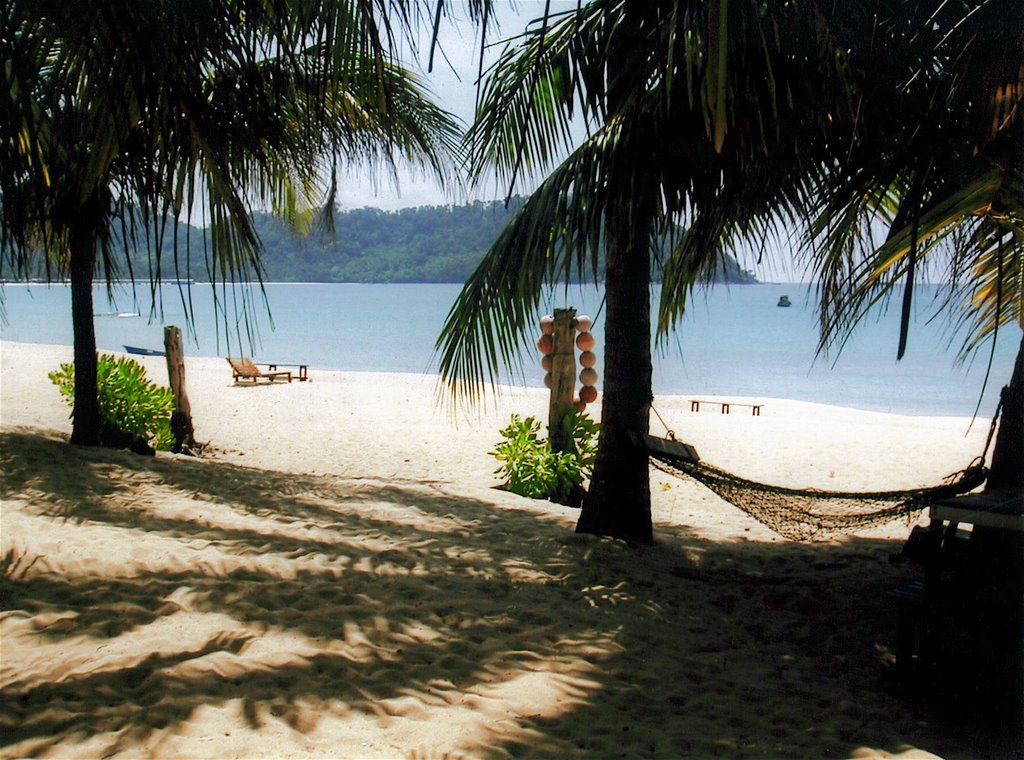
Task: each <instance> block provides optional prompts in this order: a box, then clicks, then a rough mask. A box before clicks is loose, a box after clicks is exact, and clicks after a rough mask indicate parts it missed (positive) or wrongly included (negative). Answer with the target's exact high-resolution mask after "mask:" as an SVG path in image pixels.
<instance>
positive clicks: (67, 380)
mask: <svg viewBox="0 0 1024 760" xmlns="http://www.w3.org/2000/svg"><path fill="white" fill-rule="evenodd" d="M49 378H50V380H51V381H53V384H54V385H56V386H57V387H58V388H59V389H60V395H61V396H63V397H64V399H65V400H66V401H67V402H68V403H69V404H73V403H74V400H75V365H74V364H61V365H60V370H59V371H58V372H51V373H50V374H49ZM96 379H97V382H98V384H99V402H100V416H101V417H102V418H103V420H104V421H105V422H107V423H109V424H111V425H113V426H114V427H116V428H117V429H118V430H120V431H122V432H124V433H128V434H130V435H140V436H142V437H143V438H145V439H146V440H147V441H150V442H151V443H152V444H153V447H154V448H156V449H160V450H161V451H170V449H171V447H172V446H173V445H174V434H173V433H172V432H171V412H173V411H174V395H173V394H172V393H171V389H170V388H164V387H161V386H159V385H156V384H155V383H151V382H150V381H149V379H148V378H147V377H146V370H145V368H144V367H143V366H142V365H141V364H139V363H138V362H136V361H134V360H133V359H129V358H127V357H122V358H120V359H115V358H114V357H113V356H109V355H107V354H103V355H102V356H100V357H99V360H98V362H97V370H96Z"/></svg>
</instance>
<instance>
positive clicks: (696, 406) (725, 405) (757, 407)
mask: <svg viewBox="0 0 1024 760" xmlns="http://www.w3.org/2000/svg"><path fill="white" fill-rule="evenodd" d="M701 404H718V405H719V406H720V407H721V408H722V414H728V413H729V409H730V408H731V407H734V406H747V407H750V413H751V414H752V415H753V416H754V417H760V416H761V407H762V406H764V404H738V403H736V402H734V401H703V400H701V399H690V411H691V412H699V411H700V405H701Z"/></svg>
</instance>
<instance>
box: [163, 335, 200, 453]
mask: <svg viewBox="0 0 1024 760" xmlns="http://www.w3.org/2000/svg"><path fill="white" fill-rule="evenodd" d="M164 355H165V356H166V357H167V377H168V378H169V380H170V384H171V393H173V394H174V411H173V412H172V413H171V431H172V432H173V433H174V449H173V451H174V453H176V454H177V453H180V452H181V450H182V449H183V448H184V447H186V446H187V447H190V448H191V447H193V446H195V445H196V442H195V437H194V436H195V431H194V430H193V428H192V407H191V405H190V404H189V403H188V394H187V393H186V392H185V350H184V348H182V341H181V330H180V329H179V328H177V327H175V326H174V325H166V326H165V327H164Z"/></svg>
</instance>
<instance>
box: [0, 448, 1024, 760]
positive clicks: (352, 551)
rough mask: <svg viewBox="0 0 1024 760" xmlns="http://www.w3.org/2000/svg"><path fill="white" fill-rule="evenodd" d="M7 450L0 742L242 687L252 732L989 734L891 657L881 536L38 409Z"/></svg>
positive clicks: (832, 740)
mask: <svg viewBox="0 0 1024 760" xmlns="http://www.w3.org/2000/svg"><path fill="white" fill-rule="evenodd" d="M0 451H2V461H3V495H4V500H5V502H7V501H8V500H11V501H10V503H12V504H14V503H16V504H17V507H16V509H17V513H18V516H19V517H18V521H16V522H12V523H10V525H8V524H7V523H8V521H9V520H8V519H5V525H4V542H5V552H6V554H5V563H4V570H5V572H4V575H3V577H2V578H0V583H2V592H3V600H4V601H3V609H4V615H3V622H4V632H5V633H4V635H5V639H6V638H8V637H9V640H10V641H11V643H12V644H17V643H20V644H21V645H22V646H21V648H20V649H19V648H18V647H15V646H12V647H9V648H7V653H6V655H5V659H6V661H5V662H4V664H3V689H4V691H3V696H2V698H0V701H2V707H3V710H2V715H3V717H2V718H0V721H2V723H0V725H2V727H3V733H4V739H3V743H2V745H0V746H3V747H4V750H5V751H4V754H16V755H39V754H46V753H47V752H54V751H59V750H64V751H67V750H68V749H69V748H74V747H76V746H78V745H76V742H82V741H89V742H90V743H89V745H88V746H89V747H90V748H91V749H90V751H89V754H95V755H109V754H116V753H118V752H124V753H127V754H138V753H139V752H140V751H141V750H140V748H142V747H144V746H147V745H146V742H148V741H150V740H152V739H153V737H154V736H157V735H159V734H161V733H162V732H167V731H176V730H180V729H184V728H187V724H188V723H189V721H190V720H193V719H194V718H195V716H196V714H197V711H199V710H201V709H202V708H207V707H217V708H220V707H224V706H225V705H233V706H235V707H236V708H237V710H238V711H239V712H240V713H241V715H242V716H243V718H244V721H245V724H246V725H247V726H248V728H249V729H251V730H252V731H259V730H261V728H263V727H265V726H268V725H271V724H275V723H277V724H284V725H287V726H288V727H290V728H291V729H292V730H294V731H297V732H299V733H300V734H302V735H305V736H309V737H314V738H315V737H316V736H317V735H318V731H320V730H321V729H322V728H324V727H325V726H327V725H329V724H330V725H334V724H337V723H341V722H344V721H348V720H352V719H354V718H356V717H359V718H362V719H366V720H370V721H373V722H374V723H375V725H377V726H378V727H379V730H380V731H381V732H382V733H383V734H385V735H386V734H387V731H388V726H389V725H390V724H391V722H393V721H394V720H395V719H397V718H403V717H404V718H408V719H410V720H413V721H423V722H435V721H443V722H444V724H445V725H446V726H449V725H450V726H451V736H449V737H448V745H447V746H446V747H445V748H434V749H436V750H437V754H439V755H440V754H443V751H444V750H449V751H452V752H464V753H468V754H470V755H472V756H482V757H507V756H516V757H519V756H529V757H571V756H578V757H593V756H621V757H673V758H675V757H708V756H713V755H722V756H727V757H759V758H766V757H780V758H781V757H790V758H791V757H825V756H847V755H849V754H850V753H851V752H853V751H854V750H856V749H857V748H859V747H875V748H881V749H885V750H887V751H891V752H895V751H899V750H900V749H901V748H904V747H906V746H914V747H920V748H924V749H927V750H929V751H931V752H935V753H938V754H940V755H942V756H944V757H947V758H955V757H986V756H987V757H1005V756H1006V754H1005V751H1006V746H1005V745H1004V744H1002V743H1001V740H1000V739H999V738H998V737H996V736H995V735H993V734H981V733H970V732H965V729H964V726H963V725H960V724H957V723H954V722H950V721H946V720H940V719H937V718H936V715H935V713H934V712H933V711H931V710H929V709H928V708H927V706H926V705H924V704H921V703H918V702H915V701H913V700H909V699H907V698H905V697H901V696H900V695H898V694H894V693H893V691H892V689H891V688H889V687H888V686H887V685H886V683H885V682H884V681H883V678H882V672H883V668H882V664H883V662H882V661H883V660H884V659H885V657H886V656H887V653H888V652H889V651H891V649H892V647H893V646H894V640H895V624H894V620H893V618H894V610H893V609H892V606H891V602H890V601H889V600H888V599H886V598H885V593H884V592H885V591H886V590H888V589H890V588H893V587H895V586H898V585H900V583H902V582H905V575H906V572H905V571H901V570H900V569H899V568H893V567H891V566H890V565H889V564H888V563H887V561H886V560H887V557H888V555H889V554H891V553H892V552H894V551H897V550H898V548H899V547H898V545H894V544H893V542H885V541H871V540H850V541H847V542H845V543H843V544H840V545H835V544H831V545H795V544H780V545H774V546H773V547H772V548H771V551H770V552H766V551H765V549H764V547H758V546H754V545H750V544H745V543H715V542H710V541H706V540H702V539H699V538H696V537H694V536H693V535H690V534H688V533H687V532H686V531H682V530H678V531H662V534H661V535H662V537H663V541H662V543H660V544H659V545H657V546H654V547H649V548H645V549H631V548H628V547H626V546H624V545H622V544H620V543H618V542H614V541H608V540H600V539H595V538H591V537H584V536H576V535H574V534H573V533H572V532H571V529H570V528H569V527H567V522H566V520H565V519H562V518H559V517H558V515H557V514H556V513H554V512H553V511H551V510H535V509H533V508H532V507H531V505H530V503H529V502H526V501H525V500H523V501H522V502H518V501H516V500H514V499H510V498H508V497H505V498H504V501H503V504H504V505H505V506H498V505H496V504H494V503H491V502H488V501H486V500H483V499H474V498H468V497H466V496H464V495H458V494H454V493H449V492H446V491H445V490H444V489H443V488H441V487H438V486H432V485H424V484H420V483H411V482H410V483H378V482H374V481H365V480H358V481H355V480H345V479H341V478H333V477H321V476H311V475H295V474H289V473H281V472H271V471H265V470H256V469H247V468H243V467H238V466H235V465H228V464H224V463H218V462H211V461H193V460H188V459H185V458H170V457H157V458H155V459H142V458H138V457H134V456H132V455H130V454H127V453H124V452H115V451H108V450H92V449H79V448H75V447H70V446H67V445H65V444H63V443H60V442H59V441H57V440H56V439H55V438H53V437H47V436H45V435H39V434H37V433H33V432H14V433H7V434H5V435H3V436H2V441H0ZM54 462H57V463H58V465H56V466H55V464H54ZM509 504H513V505H515V504H521V505H522V507H523V508H521V509H520V508H510V507H509V506H508V505H509ZM6 509H7V508H6V507H5V511H6ZM36 521H38V522H36ZM43 524H45V525H47V526H50V527H53V526H57V527H59V528H60V529H61V530H62V531H64V532H63V533H62V535H64V536H66V537H67V539H68V540H69V541H71V540H73V539H74V536H75V535H76V534H77V533H81V532H82V531H84V530H86V529H89V530H97V531H101V532H100V533H97V534H96V535H97V536H98V537H99V538H100V539H102V540H110V541H115V542H125V541H133V542H136V544H137V546H138V551H136V552H134V553H133V554H132V557H133V558H134V559H133V562H134V564H132V565H130V566H128V565H125V566H124V567H123V568H121V569H117V568H116V565H115V570H114V571H111V569H110V566H109V563H108V564H107V565H104V564H103V562H102V561H101V560H102V559H103V557H102V547H93V550H94V551H96V552H97V554H96V555H95V559H94V569H90V565H89V562H88V561H86V562H85V563H84V564H74V563H72V562H70V561H69V560H68V559H67V555H66V553H62V551H52V550H51V548H48V545H43V544H42V543H41V542H40V541H39V540H38V539H37V538H36V537H35V536H34V534H33V533H32V532H31V528H32V526H33V525H40V526H42V525H43ZM11 525H13V526H14V528H15V530H13V531H12V530H11ZM12 533H13V535H12ZM168 547H170V549H168ZM64 551H65V552H66V550H64ZM83 551H84V549H83ZM87 559H88V557H87ZM186 623H187V625H185V624H186ZM12 651H14V652H15V656H11V653H12ZM101 651H102V652H103V654H102V655H100V652H101ZM22 652H29V653H33V652H34V653H36V655H33V654H29V655H25V656H18V653H22ZM7 657H9V658H10V659H7ZM524 693H525V694H527V695H528V698H527V699H525V700H524V699H523V698H522V697H521V695H522V694H524ZM396 746H398V745H396ZM285 754H287V752H285ZM426 754H430V752H427V753H426Z"/></svg>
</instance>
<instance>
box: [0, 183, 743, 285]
mask: <svg viewBox="0 0 1024 760" xmlns="http://www.w3.org/2000/svg"><path fill="white" fill-rule="evenodd" d="M524 202H525V199H524V198H521V197H515V198H512V199H511V200H510V202H509V203H508V205H507V206H506V204H505V203H504V202H503V201H489V202H483V201H477V202H475V203H469V204H465V205H460V206H420V207H416V208H404V209H399V210H397V211H382V210H381V209H376V208H359V209H351V210H346V211H338V212H336V213H335V215H334V230H333V232H331V231H326V230H318V229H315V228H314V229H313V230H312V231H311V232H309V233H308V234H300V233H299V232H297V231H296V230H294V229H293V228H292V227H290V226H289V225H288V224H286V223H285V222H283V221H281V220H280V219H278V218H277V217H275V216H273V215H271V214H256V215H255V228H256V232H257V233H258V234H259V237H260V240H261V241H262V242H263V251H262V254H261V257H260V258H261V262H262V266H263V271H262V275H263V279H264V281H265V282H363V283H397V282H401V283H461V282H464V281H465V280H466V278H467V277H469V275H470V274H471V273H472V271H473V270H474V269H475V268H476V266H477V265H478V264H479V263H480V261H481V259H483V257H484V254H485V253H486V252H487V250H488V248H490V246H491V244H492V243H493V242H494V240H495V239H497V237H498V235H499V234H500V233H501V231H502V230H503V229H504V228H505V225H507V224H508V222H509V220H510V219H511V218H512V217H513V215H514V214H515V213H516V211H518V210H519V208H521V207H522V205H523V203H524ZM203 235H204V230H203V229H201V228H198V227H194V226H190V225H186V224H180V223H179V225H178V228H177V247H178V256H177V266H175V256H174V245H175V242H174V234H173V232H172V228H171V227H170V226H168V228H167V230H166V231H165V233H164V241H163V246H162V252H161V257H160V258H161V262H160V275H161V277H162V278H163V279H165V280H166V279H190V280H196V281H204V280H209V279H211V278H217V277H219V273H217V272H214V271H212V270H210V269H209V267H208V266H207V262H206V260H205V256H204V240H203ZM116 237H119V236H116ZM116 237H115V239H116ZM115 248H118V249H119V250H118V251H116V252H115V256H114V257H113V260H114V263H115V265H117V264H118V263H119V262H123V261H124V257H123V255H118V254H119V253H122V252H123V247H121V246H115ZM143 248H144V246H143ZM186 250H188V251H189V252H190V254H189V256H188V257H186ZM186 258H189V259H191V263H190V264H189V263H187V262H186ZM150 265H151V261H150V259H149V256H148V255H147V253H146V251H145V250H144V249H143V250H140V251H138V252H136V253H135V254H133V256H132V272H131V273H129V272H128V271H127V268H126V267H125V266H124V265H123V263H121V264H120V265H119V266H117V268H116V270H115V271H114V272H112V273H106V272H101V273H99V274H100V276H104V275H106V274H110V275H111V276H112V277H114V278H121V279H124V278H127V277H128V276H129V274H131V276H133V277H134V278H135V279H139V280H145V279H148V278H149V277H150ZM653 274H654V278H655V279H658V276H659V274H660V273H659V272H658V271H655V272H654V273H653ZM0 276H2V277H7V278H13V276H14V273H11V272H0ZM29 276H30V277H32V278H38V279H43V278H45V276H46V272H45V270H43V269H42V268H41V267H39V268H38V271H36V270H35V269H33V271H32V272H31V273H30V274H29ZM715 281H716V282H729V283H736V284H744V283H754V282H757V280H756V278H755V277H754V275H753V274H752V273H751V272H749V271H747V270H745V269H743V267H741V266H740V264H739V263H738V262H737V261H736V260H735V259H734V258H731V257H729V258H726V259H724V260H723V266H722V269H721V271H720V272H718V273H717V276H716V277H715Z"/></svg>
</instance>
